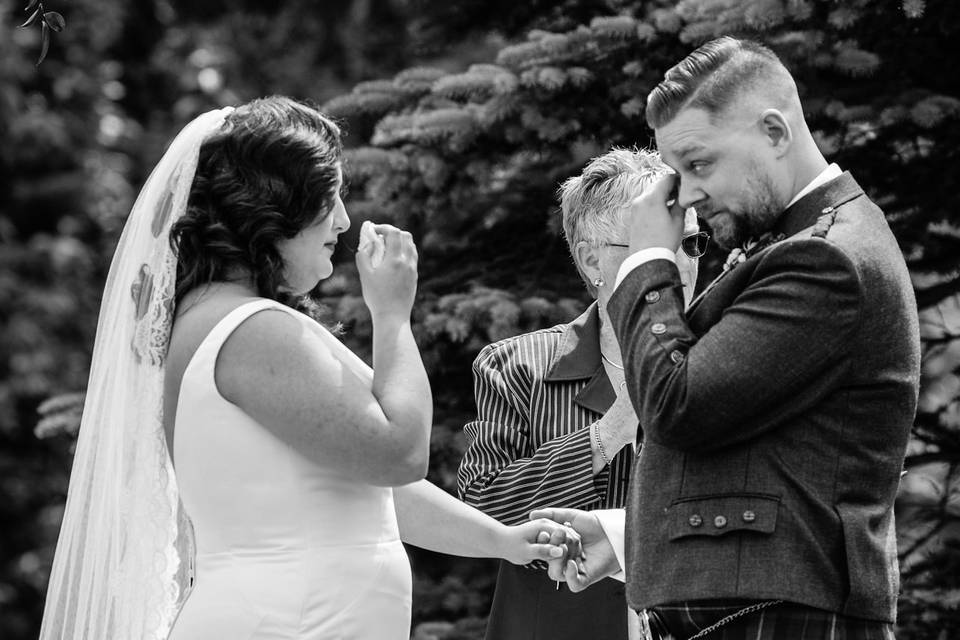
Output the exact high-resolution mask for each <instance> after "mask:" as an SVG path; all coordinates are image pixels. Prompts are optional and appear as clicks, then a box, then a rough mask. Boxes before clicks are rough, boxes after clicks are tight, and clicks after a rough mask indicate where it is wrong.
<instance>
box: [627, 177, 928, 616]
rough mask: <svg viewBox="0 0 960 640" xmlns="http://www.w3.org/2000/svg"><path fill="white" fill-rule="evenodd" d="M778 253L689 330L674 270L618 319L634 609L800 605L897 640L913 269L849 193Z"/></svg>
mask: <svg viewBox="0 0 960 640" xmlns="http://www.w3.org/2000/svg"><path fill="white" fill-rule="evenodd" d="M774 233H775V234H781V235H782V236H783V237H784V239H783V240H782V241H780V242H776V243H774V244H772V245H770V246H768V247H766V248H764V249H761V250H759V251H757V252H756V253H754V254H753V255H749V257H748V258H747V259H746V260H745V261H744V262H743V263H741V264H739V265H736V266H735V267H733V268H732V269H730V270H729V271H727V272H725V273H724V274H722V275H721V277H720V278H718V279H717V280H716V281H715V282H714V283H712V284H711V286H710V287H708V289H707V290H706V291H705V292H704V294H702V295H701V296H700V297H699V298H698V299H696V300H694V302H693V304H692V305H691V308H690V310H689V311H688V313H687V314H686V315H684V311H683V295H682V289H681V286H680V278H679V275H678V273H677V269H676V267H675V266H674V265H673V264H672V263H671V262H669V261H666V260H654V261H651V262H648V263H645V264H643V265H640V266H639V267H637V268H636V269H635V270H633V271H632V272H631V273H630V274H629V275H628V276H627V277H626V279H625V280H624V281H623V282H622V283H621V285H620V286H619V287H618V288H617V290H616V291H615V292H614V295H613V298H612V300H611V301H610V304H609V312H610V316H611V319H612V321H613V325H614V328H615V330H616V333H617V337H618V339H619V341H620V345H621V351H622V353H623V356H624V359H625V361H626V363H627V380H628V388H629V391H630V396H631V399H632V400H633V403H634V405H635V407H636V408H637V415H638V417H639V418H640V424H642V425H644V432H645V441H644V447H643V449H642V452H641V454H640V456H639V460H638V462H637V465H636V467H635V469H634V478H633V481H632V485H631V491H630V495H629V497H628V504H627V532H626V534H627V535H626V542H627V545H626V546H627V549H626V564H627V575H628V589H627V598H628V601H629V602H630V604H631V605H632V606H634V607H637V608H647V607H652V606H655V605H658V604H665V603H668V602H678V601H689V600H701V599H714V598H747V599H783V600H787V601H792V602H796V603H801V604H805V605H810V606H813V607H817V608H821V609H826V610H829V611H835V612H839V613H842V614H845V615H849V616H854V617H861V618H867V619H873V620H879V621H893V620H894V616H895V611H896V599H897V594H898V590H899V572H898V567H897V554H896V538H895V531H894V521H893V502H894V497H895V495H896V491H897V485H898V482H899V478H900V471H901V469H902V465H903V458H904V453H905V450H906V444H907V438H908V435H909V432H910V427H911V425H912V422H913V417H914V412H915V410H916V402H917V389H918V381H919V365H920V355H919V354H920V345H919V328H918V321H917V308H916V301H915V299H914V294H913V289H912V287H911V284H910V279H909V276H908V273H907V269H906V265H905V263H904V260H903V257H902V255H901V252H900V249H899V248H898V246H897V243H896V240H895V239H894V237H893V234H892V233H891V232H890V228H889V227H888V225H887V223H886V220H885V219H884V216H883V213H882V212H881V211H880V209H879V208H878V207H877V206H876V205H874V204H873V203H872V202H871V201H870V199H869V198H867V196H866V195H865V194H864V192H863V190H862V189H861V188H860V187H859V186H858V185H857V183H856V182H855V181H854V179H853V178H852V177H851V176H850V175H849V174H848V173H844V174H843V175H842V176H840V177H839V178H837V179H835V180H833V181H831V182H829V183H827V184H825V185H823V186H821V187H820V188H817V189H815V190H814V191H812V192H811V193H809V194H807V195H806V196H804V197H803V198H801V199H800V200H799V201H798V202H796V203H795V204H794V205H793V206H791V207H790V208H789V209H787V211H785V212H784V213H783V214H782V216H781V217H780V219H779V220H778V222H777V224H776V227H775V228H774Z"/></svg>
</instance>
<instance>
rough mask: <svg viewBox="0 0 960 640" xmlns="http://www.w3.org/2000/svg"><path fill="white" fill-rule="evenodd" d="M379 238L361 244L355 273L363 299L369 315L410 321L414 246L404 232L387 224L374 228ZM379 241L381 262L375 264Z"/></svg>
mask: <svg viewBox="0 0 960 640" xmlns="http://www.w3.org/2000/svg"><path fill="white" fill-rule="evenodd" d="M373 231H374V232H375V233H376V236H378V238H375V239H374V240H373V241H372V242H367V243H364V242H363V241H361V244H360V247H359V249H357V270H358V271H359V273H360V285H361V288H362V290H363V300H364V302H366V303H367V307H368V308H369V309H370V313H371V315H372V316H373V317H374V318H376V317H378V316H387V315H390V316H393V315H396V316H400V317H403V318H409V316H410V310H411V309H412V307H413V299H414V296H415V295H416V292H417V247H416V245H415V244H414V243H413V236H411V235H410V233H408V232H407V231H404V230H402V229H398V228H397V227H394V226H392V225H389V224H378V225H373ZM378 242H382V243H383V245H382V261H380V262H379V264H376V263H377V257H376V255H377V253H378V249H377V243H378Z"/></svg>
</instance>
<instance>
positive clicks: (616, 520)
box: [590, 509, 627, 582]
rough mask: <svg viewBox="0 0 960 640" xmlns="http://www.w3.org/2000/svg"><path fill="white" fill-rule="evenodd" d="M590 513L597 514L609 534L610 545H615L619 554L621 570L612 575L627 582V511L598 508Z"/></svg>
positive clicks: (615, 551)
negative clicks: (625, 537) (625, 539)
mask: <svg viewBox="0 0 960 640" xmlns="http://www.w3.org/2000/svg"><path fill="white" fill-rule="evenodd" d="M590 513H592V514H594V515H595V516H597V520H599V521H600V528H601V529H603V533H604V535H605V536H607V540H608V541H609V542H610V546H612V547H613V554H614V555H615V556H617V564H619V565H620V571H618V572H617V573H615V574H613V575H612V576H610V577H611V578H613V579H614V580H619V581H620V582H626V581H627V576H626V573H625V572H624V567H625V566H626V564H627V562H626V560H625V558H624V553H625V550H624V546H623V538H624V527H625V526H626V521H627V512H626V511H625V510H624V509H598V510H596V511H591V512H590Z"/></svg>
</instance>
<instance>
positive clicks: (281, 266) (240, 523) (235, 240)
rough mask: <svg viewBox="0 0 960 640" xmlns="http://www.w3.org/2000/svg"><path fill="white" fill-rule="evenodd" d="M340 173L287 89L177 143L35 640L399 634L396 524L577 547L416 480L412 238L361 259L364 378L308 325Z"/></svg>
mask: <svg viewBox="0 0 960 640" xmlns="http://www.w3.org/2000/svg"><path fill="white" fill-rule="evenodd" d="M341 185H342V174H341V143H340V134H339V130H338V129H337V127H336V125H335V124H333V123H332V122H331V121H330V120H328V119H327V118H325V117H324V116H323V115H321V114H320V113H319V112H317V111H316V110H314V109H312V108H310V107H308V106H305V105H303V104H300V103H298V102H295V101H293V100H290V99H288V98H283V97H273V98H266V99H261V100H255V101H253V102H251V103H249V104H246V105H243V106H241V107H238V108H237V109H235V110H233V109H229V108H227V109H222V110H219V111H213V112H210V113H207V114H204V115H202V116H200V117H198V118H197V119H196V120H194V121H193V122H191V123H190V124H189V125H187V127H186V128H185V129H184V130H183V131H182V132H181V133H180V135H178V136H177V138H176V139H174V141H173V142H172V143H171V145H170V147H169V149H168V150H167V152H166V153H165V155H164V157H163V158H162V159H161V161H160V163H159V164H158V165H157V167H156V169H155V170H154V172H153V173H152V174H151V176H150V178H149V179H148V180H147V183H146V185H145V186H144V188H143V190H142V191H141V194H140V197H139V198H138V199H137V202H136V204H135V205H134V208H133V211H132V213H131V215H130V218H129V219H128V221H127V225H126V227H125V229H124V232H123V235H122V236H121V239H120V243H119V246H118V248H117V252H116V254H115V256H114V260H113V263H112V265H111V269H110V274H109V276H108V279H107V284H106V288H105V291H104V298H103V301H102V305H101V312H100V320H99V325H98V328H97V339H96V344H95V347H94V356H93V364H92V367H91V374H90V381H89V385H88V392H87V403H86V406H85V409H84V414H83V419H82V422H81V428H80V435H79V439H78V442H77V453H76V458H75V460H74V466H73V471H72V476H71V482H70V490H69V494H68V498H67V506H66V511H65V515H64V521H63V525H62V528H61V533H60V539H59V541H58V545H57V551H56V556H55V559H54V565H53V571H52V574H51V579H50V586H49V589H48V594H47V601H46V608H45V611H44V619H43V627H42V630H41V638H42V639H44V640H47V639H52V638H58V639H61V638H62V639H66V638H70V639H89V640H111V639H117V640H135V639H136V640H139V639H141V638H145V639H156V640H161V639H166V638H169V639H170V640H199V639H201V638H202V639H207V638H231V639H237V640H240V639H243V640H246V639H250V640H254V639H256V640H261V639H267V638H270V639H281V638H283V639H307V638H309V639H318V640H319V639H327V638H331V639H333V638H345V639H346V638H349V639H368V640H384V639H387V640H388V639H391V638H396V639H397V640H400V639H404V640H405V639H406V638H408V637H409V632H410V606H411V575H410V566H409V562H408V560H407V557H406V553H405V552H404V549H403V546H402V544H401V540H403V541H405V542H408V543H411V544H414V545H417V546H421V547H424V548H428V549H433V550H436V551H442V552H446V553H451V554H456V555H463V556H493V557H503V558H506V559H507V560H510V561H511V562H515V563H518V564H525V563H529V562H532V561H533V560H536V559H549V558H551V557H558V556H560V555H562V554H564V553H566V552H568V548H567V546H568V545H570V548H571V549H573V548H576V545H577V544H578V540H577V538H576V534H575V533H572V532H571V531H570V530H569V529H567V528H565V527H560V526H558V525H556V524H554V523H552V522H549V521H546V520H538V521H534V522H530V523H526V524H523V525H519V526H516V527H506V526H504V525H502V524H500V523H498V522H497V521H495V520H493V519H491V518H489V517H487V516H485V515H483V514H482V513H480V512H479V511H476V510H474V509H472V508H470V507H468V506H466V505H464V504H462V503H460V502H459V501H457V500H456V499H454V498H453V497H451V496H449V495H448V494H446V493H445V492H444V491H442V490H440V489H439V488H437V487H435V486H433V485H431V484H429V483H428V482H426V481H424V480H422V478H423V477H424V475H425V474H426V470H427V459H428V452H429V438H430V427H431V421H432V411H431V402H432V399H431V394H430V387H429V384H428V381H427V376H426V373H425V371H424V368H423V364H422V362H421V360H420V355H419V352H418V350H417V346H416V344H415V342H414V339H413V335H412V333H411V329H410V312H411V307H412V304H413V298H414V294H415V291H416V279H417V251H416V248H415V246H414V244H413V241H412V239H411V237H410V234H409V233H406V232H404V231H401V230H399V229H396V228H394V227H391V226H389V225H379V226H377V227H376V229H375V231H376V232H377V237H376V238H375V240H376V242H373V243H370V245H369V246H361V248H360V250H359V251H358V253H357V258H356V259H357V267H358V270H359V273H360V281H361V284H362V289H363V297H364V300H365V301H366V303H367V306H368V307H369V309H370V313H371V316H372V318H373V328H374V332H373V333H374V336H373V363H374V366H373V369H372V370H371V369H370V368H369V367H367V366H366V365H365V364H364V363H363V362H362V361H361V360H360V359H359V358H358V357H357V356H355V355H354V354H353V353H352V352H350V351H349V350H348V349H347V348H346V347H345V346H344V345H343V344H341V343H340V342H339V341H338V340H337V339H336V338H335V337H334V336H333V335H331V334H330V332H329V331H327V330H326V329H325V328H324V327H323V326H322V325H321V324H320V323H318V322H317V321H316V320H314V319H313V317H311V315H310V311H311V309H310V307H309V305H308V304H307V303H306V302H305V298H304V296H305V294H307V293H308V292H309V291H311V290H312V289H313V288H314V287H315V286H316V285H317V283H318V282H319V281H320V280H322V279H324V278H326V277H328V276H330V274H331V273H332V270H333V266H332V263H331V255H332V254H333V250H334V247H335V246H336V243H337V238H338V236H339V235H340V234H341V233H343V232H344V231H346V229H347V228H348V227H349V226H350V220H349V218H348V217H347V212H346V210H345V209H344V206H343V202H342V201H341V199H340V195H339V193H340V189H341ZM378 242H382V245H380V246H377V243H378ZM296 307H299V310H297V308H296ZM174 469H175V470H176V472H175V473H174Z"/></svg>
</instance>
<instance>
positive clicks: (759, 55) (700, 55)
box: [646, 36, 797, 129]
mask: <svg viewBox="0 0 960 640" xmlns="http://www.w3.org/2000/svg"><path fill="white" fill-rule="evenodd" d="M746 90H750V91H763V92H764V93H765V94H766V95H770V96H780V97H781V98H782V100H783V101H785V102H786V101H792V100H793V99H795V98H794V97H795V96H796V95H797V86H796V83H795V82H794V80H793V77H792V76H791V75H790V72H789V71H788V70H787V68H786V67H785V66H784V65H783V62H781V61H780V58H778V57H777V54H775V53H774V52H773V51H771V50H770V49H769V48H767V47H765V46H764V45H762V44H760V43H758V42H754V41H752V40H741V39H738V38H731V37H730V36H724V37H722V38H717V39H716V40H711V41H710V42H707V43H706V44H704V45H702V46H701V47H699V48H698V49H696V50H695V51H693V52H692V53H690V54H689V55H688V56H687V57H686V58H684V59H683V60H681V61H680V62H678V63H677V64H675V65H674V66H673V67H671V68H670V69H668V70H667V72H666V73H665V74H664V79H663V81H662V82H661V83H660V84H658V85H657V86H656V87H655V88H654V89H653V91H651V92H650V95H649V96H647V108H646V118H647V124H648V125H649V126H650V127H651V128H652V129H657V128H659V127H662V126H663V125H665V124H667V123H669V122H670V121H671V120H673V118H674V117H676V115H677V113H679V112H680V110H681V109H684V108H699V109H703V110H704V111H706V112H707V113H709V114H711V115H718V114H723V113H724V112H725V110H726V109H727V108H728V107H730V106H732V105H734V104H735V100H736V98H738V97H739V96H741V95H743V93H744V92H745V91H746Z"/></svg>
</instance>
